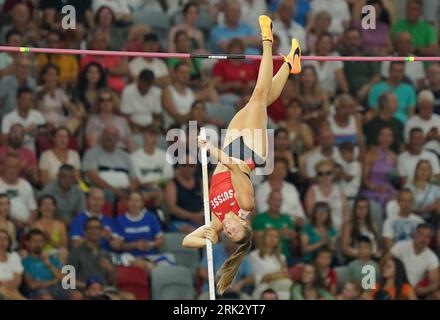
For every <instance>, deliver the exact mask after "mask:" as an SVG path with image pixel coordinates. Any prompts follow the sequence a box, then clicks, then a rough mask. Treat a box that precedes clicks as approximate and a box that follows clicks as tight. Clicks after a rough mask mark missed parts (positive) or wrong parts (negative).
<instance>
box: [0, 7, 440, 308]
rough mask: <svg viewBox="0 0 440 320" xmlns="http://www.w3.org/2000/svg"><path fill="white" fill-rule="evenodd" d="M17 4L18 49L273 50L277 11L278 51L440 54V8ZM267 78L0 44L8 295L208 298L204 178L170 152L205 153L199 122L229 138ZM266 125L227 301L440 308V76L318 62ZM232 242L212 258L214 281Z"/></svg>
mask: <svg viewBox="0 0 440 320" xmlns="http://www.w3.org/2000/svg"><path fill="white" fill-rule="evenodd" d="M65 5H72V6H73V7H74V8H75V13H76V21H75V22H76V26H75V29H68V30H65V29H63V28H62V23H61V21H62V19H63V17H64V15H65V14H62V8H63V6H65ZM365 5H371V6H372V7H374V9H375V11H374V12H375V15H373V18H371V17H365V15H366V14H367V12H363V11H362V8H363V7H364V6H365ZM0 8H1V10H0V44H1V45H3V46H18V47H20V46H28V47H48V48H70V49H92V50H116V51H122V50H124V51H144V52H178V53H193V52H195V53H216V54H221V53H228V54H243V53H246V54H259V53H260V46H261V44H260V36H259V34H258V25H257V21H258V16H259V15H260V14H269V15H270V16H271V17H272V18H273V21H274V23H273V24H274V34H275V45H274V49H273V50H274V54H275V55H278V54H287V53H288V52H289V50H290V39H291V38H297V39H298V40H299V42H300V43H301V46H302V50H303V54H310V55H319V56H337V55H341V56H403V57H410V56H438V54H439V39H438V36H437V35H438V29H439V23H438V22H439V14H440V2H439V1H438V0H423V1H422V0H407V1H405V0H356V1H354V0H267V1H266V0H241V1H237V0H198V1H187V0H179V1H177V0H176V1H171V0H129V1H123V0H60V1H52V0H0ZM363 19H364V20H365V19H368V20H369V22H370V24H371V23H373V24H374V25H375V28H373V29H364V27H365V24H363V23H362V21H363ZM280 65H281V62H279V61H274V72H276V71H277V70H278V68H279V67H280ZM258 66H259V63H258V62H251V61H240V60H217V61H216V60H208V59H203V60H202V59H192V60H189V59H177V58H171V59H166V60H162V59H159V58H143V57H131V58H128V57H121V56H96V55H82V56H79V55H67V54H56V55H55V54H53V55H52V54H44V53H43V54H29V53H28V54H20V53H12V52H0V106H1V108H0V117H1V136H0V298H1V299H164V298H166V299H173V298H185V299H206V298H207V290H208V287H207V283H206V280H207V266H206V257H205V255H204V253H203V252H202V251H200V252H199V251H197V250H188V249H185V248H182V247H181V240H182V238H183V237H184V236H185V234H187V233H189V232H191V231H192V230H194V228H197V227H198V226H200V225H202V224H203V223H204V216H203V197H202V185H201V167H200V165H199V163H197V161H196V159H197V154H196V153H191V152H187V153H185V152H184V153H183V154H182V153H180V154H179V155H178V158H179V160H180V164H176V165H173V164H172V163H171V161H170V159H172V158H173V156H175V154H173V152H171V151H170V149H169V148H168V147H169V146H170V144H171V143H177V144H178V145H181V146H184V148H183V150H186V148H185V147H186V146H187V145H188V143H190V142H194V141H195V136H194V137H191V136H188V135H186V134H185V133H188V132H189V131H190V130H189V128H190V126H189V122H190V121H196V123H197V128H200V127H201V126H204V127H206V128H209V130H212V131H213V132H220V130H221V129H223V128H227V125H228V123H229V121H230V120H231V119H232V117H233V115H234V114H235V113H236V112H237V111H238V110H239V109H240V108H241V107H243V106H244V105H245V104H246V102H247V99H249V97H250V94H251V92H252V89H253V86H254V84H255V81H256V77H257V73H258ZM268 114H269V117H270V121H269V122H270V124H269V126H270V128H272V129H274V130H275V134H274V140H273V150H274V157H273V160H271V161H273V162H272V165H273V168H274V169H273V172H272V173H270V174H269V175H267V176H263V175H258V174H256V175H253V176H252V177H251V179H252V182H253V184H254V188H255V199H256V206H255V212H254V213H253V218H252V226H253V229H254V247H253V250H252V251H251V252H250V253H249V255H248V257H247V258H246V259H245V260H244V262H243V264H242V265H241V267H240V270H239V273H238V276H237V277H236V279H235V281H234V283H233V285H232V286H231V288H230V289H229V290H228V291H227V293H226V295H225V298H228V299H250V298H254V299H294V300H302V299H341V300H351V299H439V298H440V291H439V290H440V286H439V284H440V278H439V275H440V270H439V260H438V258H439V254H440V223H439V221H440V220H439V217H440V186H439V183H440V165H439V159H440V64H438V63H423V62H417V61H416V62H406V63H403V62H393V63H389V62H345V63H343V62H328V61H325V62H316V61H307V62H304V63H303V70H302V73H301V74H300V75H298V76H295V77H292V78H291V79H289V80H288V83H287V84H286V86H285V89H284V91H283V93H282V95H281V97H280V98H279V99H278V100H277V101H275V102H274V103H273V105H272V106H270V107H269V108H268ZM175 128H179V129H182V130H181V131H180V132H181V134H180V135H179V136H178V137H172V138H174V140H172V141H167V139H166V135H167V132H169V130H170V129H175ZM168 140H169V139H168ZM218 142H220V141H218ZM191 160H192V161H191ZM192 163H194V164H192ZM210 169H212V167H211V168H210ZM257 171H258V170H257ZM211 172H212V171H211ZM257 173H258V172H257ZM234 250H235V245H234V244H233V243H231V242H230V241H228V239H226V238H225V239H222V240H221V243H220V244H218V245H216V246H215V247H214V267H215V270H218V268H219V266H221V264H222V263H223V262H224V260H225V259H226V257H227V256H228V255H229V254H230V253H232V252H234ZM69 265H70V266H73V267H74V269H75V272H74V273H69V271H68V270H69V268H67V269H66V268H63V267H64V266H69ZM66 270H67V271H66ZM365 270H367V271H368V272H367V275H368V277H367V278H365V275H366V273H365ZM66 275H67V276H69V275H70V277H71V278H70V280H73V279H75V285H74V286H73V284H72V281H67V283H66V281H63V278H64V277H66ZM363 280H364V281H363ZM69 283H70V287H69ZM66 286H67V289H66Z"/></svg>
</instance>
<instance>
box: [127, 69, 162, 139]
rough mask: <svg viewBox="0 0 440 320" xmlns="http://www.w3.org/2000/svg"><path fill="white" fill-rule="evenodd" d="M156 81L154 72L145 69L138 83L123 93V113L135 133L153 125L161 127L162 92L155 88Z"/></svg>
mask: <svg viewBox="0 0 440 320" xmlns="http://www.w3.org/2000/svg"><path fill="white" fill-rule="evenodd" d="M154 79H155V77H154V73H153V71H151V70H150V69H144V70H142V71H141V73H140V74H139V77H138V78H137V81H136V82H133V83H131V84H129V85H128V86H126V87H125V88H124V91H122V99H121V112H122V113H123V114H124V115H125V116H126V117H127V118H128V122H129V124H130V127H131V129H132V131H133V133H135V132H139V130H141V129H142V128H145V127H146V126H148V125H150V124H153V123H154V124H156V125H158V126H159V127H160V121H161V116H160V114H161V113H162V102H161V94H162V91H161V90H160V89H159V88H158V87H156V86H153V83H154Z"/></svg>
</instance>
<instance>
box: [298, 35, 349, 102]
mask: <svg viewBox="0 0 440 320" xmlns="http://www.w3.org/2000/svg"><path fill="white" fill-rule="evenodd" d="M334 40H335V39H334V37H333V36H332V34H330V33H323V34H321V35H320V36H319V37H318V39H317V41H316V46H315V52H314V53H313V54H314V55H318V56H337V55H339V54H338V53H337V52H336V51H334ZM305 65H311V66H313V67H315V70H316V72H317V74H318V79H319V83H320V85H321V87H322V89H324V90H325V91H326V92H327V94H328V95H329V97H333V96H335V95H336V91H337V90H339V91H341V92H342V93H348V92H349V87H348V83H347V79H346V78H345V73H344V63H343V62H342V61H307V63H305Z"/></svg>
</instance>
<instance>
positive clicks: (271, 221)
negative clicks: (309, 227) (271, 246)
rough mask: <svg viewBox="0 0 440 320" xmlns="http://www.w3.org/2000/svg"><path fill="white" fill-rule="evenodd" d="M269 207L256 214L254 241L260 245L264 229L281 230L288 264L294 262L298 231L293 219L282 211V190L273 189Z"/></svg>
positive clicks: (283, 249)
mask: <svg viewBox="0 0 440 320" xmlns="http://www.w3.org/2000/svg"><path fill="white" fill-rule="evenodd" d="M267 202H268V204H269V209H268V211H267V212H264V213H260V214H258V215H256V216H255V218H254V220H253V221H252V229H253V230H254V237H255V238H254V241H255V244H256V246H257V247H258V246H259V244H260V243H261V241H262V238H263V233H264V230H266V229H269V228H273V229H276V230H279V231H280V235H281V251H282V253H283V254H284V255H285V256H286V259H287V264H288V265H290V264H291V262H292V249H293V248H294V247H296V245H297V233H296V232H295V226H294V224H293V222H292V219H290V217H289V216H288V215H286V214H282V213H281V212H280V208H281V202H282V196H281V191H280V190H277V189H275V190H273V191H272V192H271V193H270V194H269V198H268V200H267Z"/></svg>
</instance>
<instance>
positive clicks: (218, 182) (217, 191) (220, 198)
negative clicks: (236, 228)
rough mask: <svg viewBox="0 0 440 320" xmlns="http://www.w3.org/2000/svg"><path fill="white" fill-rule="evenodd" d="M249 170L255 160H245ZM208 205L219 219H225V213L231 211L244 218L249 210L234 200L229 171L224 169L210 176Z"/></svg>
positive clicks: (253, 165)
mask: <svg viewBox="0 0 440 320" xmlns="http://www.w3.org/2000/svg"><path fill="white" fill-rule="evenodd" d="M245 162H246V164H247V165H248V166H249V168H250V169H251V170H253V169H254V168H255V162H254V161H253V160H251V159H249V160H246V161H245ZM209 205H210V207H211V211H212V212H213V213H214V214H215V215H216V216H217V218H218V219H219V220H220V221H223V220H224V219H225V215H226V214H227V213H228V212H230V211H232V212H233V213H234V214H236V215H237V216H239V217H241V218H242V219H246V217H247V215H248V214H249V212H246V211H244V210H242V209H240V207H239V206H238V203H237V201H236V200H235V190H234V186H233V185H232V180H231V172H230V171H224V172H220V173H217V174H215V175H213V176H212V180H211V189H210V190H209Z"/></svg>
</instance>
